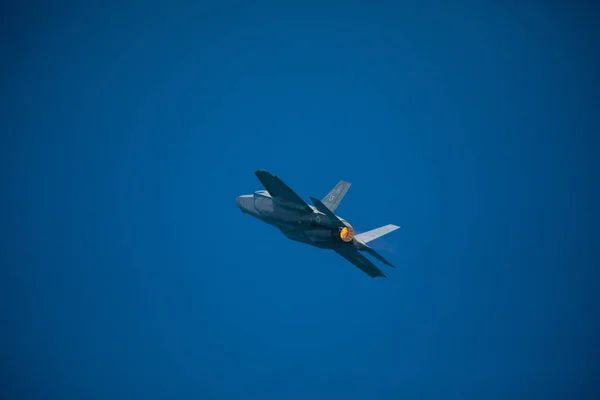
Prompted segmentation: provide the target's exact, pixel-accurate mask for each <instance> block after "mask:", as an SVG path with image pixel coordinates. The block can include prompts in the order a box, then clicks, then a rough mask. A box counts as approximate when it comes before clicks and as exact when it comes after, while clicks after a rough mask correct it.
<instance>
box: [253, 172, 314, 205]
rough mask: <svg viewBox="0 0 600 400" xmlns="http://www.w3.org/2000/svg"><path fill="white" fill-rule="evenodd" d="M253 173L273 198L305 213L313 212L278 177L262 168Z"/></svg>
mask: <svg viewBox="0 0 600 400" xmlns="http://www.w3.org/2000/svg"><path fill="white" fill-rule="evenodd" d="M254 174H255V175H256V177H257V178H258V179H259V180H260V182H261V183H262V184H263V186H264V187H265V189H267V191H268V192H269V194H270V195H271V196H272V197H273V198H275V199H277V200H279V201H280V202H282V203H284V204H285V205H287V206H289V207H292V208H295V209H297V210H300V211H304V212H307V213H312V212H313V210H312V208H310V206H309V205H308V204H306V202H305V201H304V200H302V198H301V197H300V196H298V195H297V194H296V192H294V191H293V190H292V189H291V188H290V187H289V186H288V185H286V184H285V183H283V181H282V180H281V179H279V178H278V177H276V176H274V175H272V174H271V173H270V172H268V171H265V170H263V169H260V170H258V171H256V172H255V173H254Z"/></svg>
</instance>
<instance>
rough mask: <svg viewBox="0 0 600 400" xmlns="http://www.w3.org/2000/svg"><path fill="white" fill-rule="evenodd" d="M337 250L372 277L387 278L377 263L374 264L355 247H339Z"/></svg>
mask: <svg viewBox="0 0 600 400" xmlns="http://www.w3.org/2000/svg"><path fill="white" fill-rule="evenodd" d="M335 252H336V253H338V254H339V255H340V256H342V257H344V258H345V259H346V260H348V261H350V262H351V263H352V264H354V265H356V266H357V267H358V268H360V269H361V270H362V271H363V272H364V273H366V274H367V275H369V276H370V277H371V278H377V277H378V276H381V277H383V278H386V276H385V275H384V274H383V272H381V270H380V269H379V268H377V267H376V266H375V264H373V263H372V262H371V261H370V260H369V259H368V258H367V257H365V256H364V255H362V254H361V253H359V252H358V250H356V249H355V248H353V247H345V248H339V249H335Z"/></svg>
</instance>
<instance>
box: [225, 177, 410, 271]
mask: <svg viewBox="0 0 600 400" xmlns="http://www.w3.org/2000/svg"><path fill="white" fill-rule="evenodd" d="M255 175H256V177H257V178H258V179H259V180H260V182H261V183H262V185H263V186H264V188H265V189H266V190H259V191H257V192H255V193H254V194H247V195H242V196H239V197H238V198H237V199H236V203H237V206H238V207H239V208H240V209H241V211H242V212H243V213H246V214H249V215H251V216H252V217H255V218H258V219H260V220H261V221H263V222H266V223H267V224H269V225H272V226H275V227H277V228H278V229H279V230H281V232H282V233H283V234H284V235H285V236H286V237H288V238H289V239H291V240H294V241H296V242H300V243H306V244H309V245H311V246H315V247H318V248H321V249H331V250H333V251H335V252H336V253H338V254H339V255H341V256H342V257H344V258H345V259H346V260H348V261H350V262H351V263H352V264H354V265H355V266H357V267H358V268H360V269H361V270H362V271H363V272H365V273H366V274H367V275H369V276H370V277H372V278H376V277H384V278H385V277H386V276H385V275H384V274H383V272H381V270H380V269H379V268H377V267H376V266H375V264H373V263H372V262H371V261H370V260H369V259H368V258H367V257H365V256H364V255H363V254H362V253H360V252H361V251H362V252H366V253H368V254H370V255H372V256H373V257H375V258H377V259H378V260H379V261H381V262H383V263H384V264H387V265H389V266H390V267H394V266H393V265H392V264H391V263H390V262H389V261H387V260H386V259H385V258H383V257H382V256H381V255H380V254H379V253H377V252H376V251H375V250H373V249H372V248H371V247H369V246H368V245H367V243H368V242H370V241H372V240H375V239H377V238H379V237H381V236H383V235H386V234H388V233H390V232H393V231H395V230H396V229H398V228H400V227H399V226H396V225H393V224H389V225H385V226H382V227H380V228H376V229H373V230H370V231H367V232H364V233H357V234H355V231H354V228H353V227H352V226H351V225H350V224H349V223H348V221H346V220H345V219H343V218H341V217H339V216H338V215H336V214H335V210H336V209H337V208H338V206H339V205H340V202H341V201H342V199H343V198H344V196H345V195H346V193H347V192H348V189H350V185H351V184H350V183H348V182H345V181H339V183H338V184H337V185H335V187H334V188H333V189H331V191H330V192H329V193H328V194H327V196H325V197H324V198H323V199H322V200H319V199H316V198H314V197H311V198H310V200H311V202H312V203H313V204H314V206H311V205H308V204H307V203H306V202H305V201H304V200H302V198H301V197H300V196H298V195H297V194H296V193H295V192H294V191H293V190H292V189H290V187H289V186H288V185H286V184H285V183H284V182H283V181H282V180H281V179H279V178H278V177H276V176H274V175H272V174H271V173H270V172H268V171H265V170H258V171H256V172H255Z"/></svg>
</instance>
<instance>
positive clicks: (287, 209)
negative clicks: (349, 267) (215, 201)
mask: <svg viewBox="0 0 600 400" xmlns="http://www.w3.org/2000/svg"><path fill="white" fill-rule="evenodd" d="M236 203H237V206H238V207H239V208H240V210H241V211H242V212H244V213H246V214H248V215H251V216H253V217H255V218H257V219H260V220H261V221H263V222H266V223H267V224H269V225H272V226H275V227H277V228H279V229H280V230H281V232H282V233H283V234H284V235H285V236H286V237H288V238H289V239H291V240H294V241H296V242H301V243H306V244H309V245H312V246H315V247H319V248H324V249H335V248H339V247H340V246H342V245H349V244H350V243H346V242H344V241H343V240H342V239H341V237H340V229H339V228H338V227H335V225H333V222H332V221H330V220H329V218H328V217H327V216H326V215H325V214H323V213H321V212H319V211H318V210H316V209H315V208H314V207H312V206H311V208H312V211H313V212H312V213H310V214H306V213H305V212H302V211H300V210H297V209H295V208H294V207H293V206H288V205H286V204H285V203H282V202H279V201H278V200H277V199H274V198H273V197H271V195H270V194H269V193H268V192H267V191H264V190H260V191H258V192H256V193H254V194H249V195H243V196H239V197H238V198H237V199H236ZM338 218H340V217H338ZM340 220H342V221H344V222H345V223H347V222H346V221H345V220H344V219H343V218H340Z"/></svg>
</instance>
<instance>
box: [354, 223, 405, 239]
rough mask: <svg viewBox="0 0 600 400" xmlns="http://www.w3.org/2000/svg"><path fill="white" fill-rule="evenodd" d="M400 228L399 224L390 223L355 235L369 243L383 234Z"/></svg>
mask: <svg viewBox="0 0 600 400" xmlns="http://www.w3.org/2000/svg"><path fill="white" fill-rule="evenodd" d="M398 228H400V227H399V226H397V225H393V224H388V225H385V226H382V227H379V228H375V229H372V230H370V231H367V232H363V233H359V234H358V235H356V236H354V237H355V238H356V239H358V240H360V241H361V242H363V243H369V242H370V241H372V240H375V239H377V238H379V237H381V236H383V235H387V234H388V233H390V232H394V231H395V230H396V229H398Z"/></svg>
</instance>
